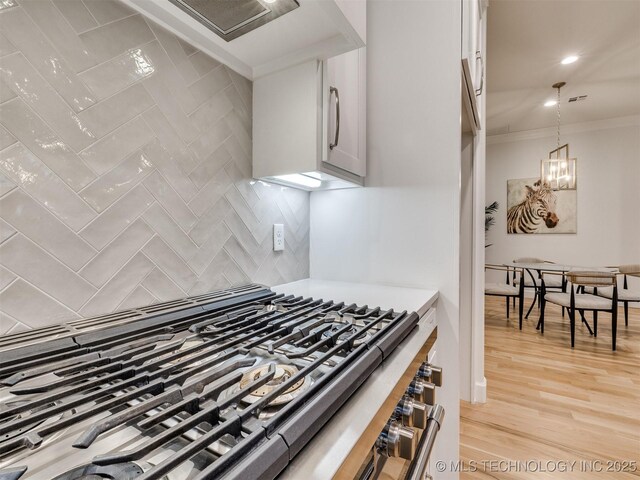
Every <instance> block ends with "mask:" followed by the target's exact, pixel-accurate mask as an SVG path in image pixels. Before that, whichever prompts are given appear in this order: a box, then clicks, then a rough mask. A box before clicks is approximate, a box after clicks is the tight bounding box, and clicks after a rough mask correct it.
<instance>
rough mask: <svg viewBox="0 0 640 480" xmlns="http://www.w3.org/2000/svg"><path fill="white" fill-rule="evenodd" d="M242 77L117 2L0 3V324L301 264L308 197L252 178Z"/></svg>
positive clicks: (276, 272)
mask: <svg viewBox="0 0 640 480" xmlns="http://www.w3.org/2000/svg"><path fill="white" fill-rule="evenodd" d="M251 89H252V86H251V82H249V81H248V80H246V79H245V78H243V77H241V76H240V75H238V74H236V73H235V72H233V71H232V70H230V69H229V68H227V67H226V66H224V65H221V64H220V63H219V62H217V61H215V60H213V59H211V58H210V57H208V56H207V55H205V54H204V53H202V52H201V51H198V50H197V49H195V48H194V47H192V46H190V45H188V44H186V43H185V42H183V41H181V40H180V39H178V38H177V37H175V36H173V35H172V34H170V33H169V32H167V31H166V30H164V29H162V28H160V27H159V26H157V25H155V24H153V23H152V22H150V21H148V20H146V19H145V18H143V17H142V16H141V15H139V14H136V13H135V12H134V11H132V10H130V9H129V8H128V7H126V6H125V5H123V4H121V3H118V2H117V1H115V0H84V1H83V0H2V1H0V124H1V125H0V217H1V219H0V334H6V333H9V332H11V333H15V332H18V331H20V330H26V329H29V328H35V327H40V326H44V325H47V324H52V323H58V322H61V321H64V320H68V319H73V318H78V317H86V316H93V315H98V314H103V313H108V312H111V311H115V310H119V309H123V308H126V307H132V306H142V305H145V304H149V303H153V302H157V301H164V300H170V299H174V298H180V297H184V296H187V295H194V294H199V293H203V292H207V291H210V290H214V289H218V288H222V287H227V286H229V285H234V284H240V283H245V282H249V281H255V282H260V283H264V284H267V285H272V284H277V283H283V282H287V281H293V280H296V279H300V278H304V277H307V276H308V270H309V195H308V194H307V193H306V192H301V191H297V190H294V189H286V188H282V187H279V186H275V185H268V184H265V183H263V182H259V181H258V182H256V181H254V180H252V179H251ZM274 223H284V225H285V235H286V237H285V238H286V249H285V251H284V252H273V251H272V250H273V249H272V228H273V224H274Z"/></svg>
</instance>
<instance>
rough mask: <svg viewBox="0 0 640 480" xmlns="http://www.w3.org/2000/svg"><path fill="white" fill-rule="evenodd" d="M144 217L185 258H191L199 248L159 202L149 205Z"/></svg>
mask: <svg viewBox="0 0 640 480" xmlns="http://www.w3.org/2000/svg"><path fill="white" fill-rule="evenodd" d="M142 218H143V219H144V221H145V222H147V223H148V224H149V226H150V227H151V228H153V230H154V231H155V232H156V233H157V234H158V235H160V237H161V238H162V240H164V241H165V242H166V243H167V244H168V245H169V246H171V248H172V249H173V250H174V251H175V252H176V253H177V254H178V255H180V256H181V257H182V258H183V259H184V260H188V259H189V258H191V257H192V256H193V255H194V254H195V253H196V251H197V250H198V247H197V246H196V244H195V243H193V241H192V240H191V238H189V236H188V235H187V234H186V233H184V231H183V230H182V229H181V228H180V227H179V226H178V225H177V224H176V223H175V222H174V221H173V219H172V218H171V217H170V216H169V214H168V213H167V212H166V211H165V210H164V209H163V208H162V207H161V206H160V205H159V204H157V203H155V204H153V205H152V206H151V207H149V209H148V210H147V211H146V212H145V213H144V214H143V216H142Z"/></svg>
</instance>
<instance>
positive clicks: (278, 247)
mask: <svg viewBox="0 0 640 480" xmlns="http://www.w3.org/2000/svg"><path fill="white" fill-rule="evenodd" d="M282 250H284V225H283V224H282V223H274V224H273V251H274V252H280V251H282Z"/></svg>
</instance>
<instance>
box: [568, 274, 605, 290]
mask: <svg viewBox="0 0 640 480" xmlns="http://www.w3.org/2000/svg"><path fill="white" fill-rule="evenodd" d="M567 278H568V279H569V281H570V282H571V283H572V284H574V285H583V286H585V287H611V286H614V285H615V284H616V274H615V273H607V272H589V271H573V272H569V273H567Z"/></svg>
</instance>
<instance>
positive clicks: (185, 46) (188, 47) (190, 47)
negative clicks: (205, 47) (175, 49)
mask: <svg viewBox="0 0 640 480" xmlns="http://www.w3.org/2000/svg"><path fill="white" fill-rule="evenodd" d="M178 42H179V43H180V46H181V47H182V49H183V50H184V53H186V54H187V55H191V54H193V53H195V52H197V51H199V50H198V49H197V48H196V47H194V46H193V45H191V44H190V43H187V42H185V41H184V40H182V39H180V38H178Z"/></svg>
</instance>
